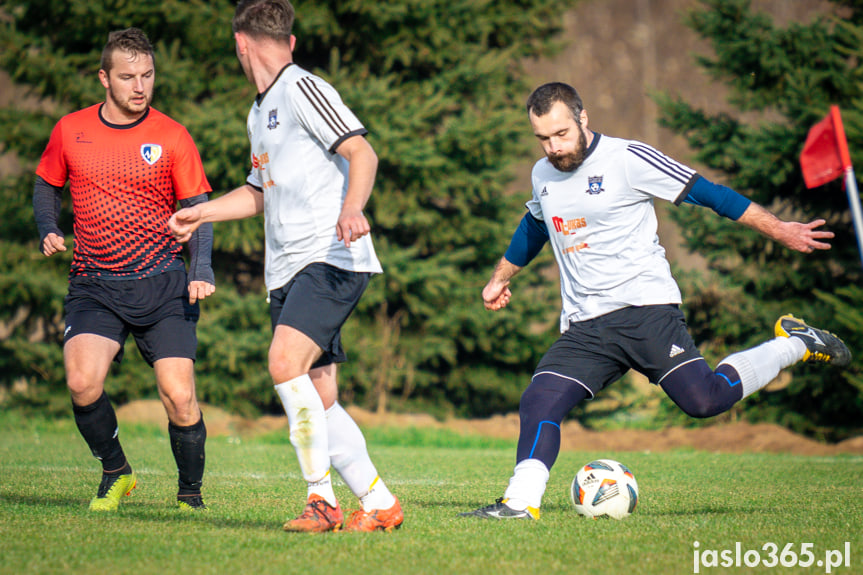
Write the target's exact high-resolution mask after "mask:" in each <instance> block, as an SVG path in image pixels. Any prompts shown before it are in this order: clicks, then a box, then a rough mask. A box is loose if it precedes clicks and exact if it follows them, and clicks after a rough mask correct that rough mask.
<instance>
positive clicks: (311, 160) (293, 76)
mask: <svg viewBox="0 0 863 575" xmlns="http://www.w3.org/2000/svg"><path fill="white" fill-rule="evenodd" d="M247 129H248V132H249V142H250V143H251V155H252V170H251V172H250V173H249V177H248V179H247V182H248V183H249V184H251V185H253V186H255V187H257V188H260V189H262V190H263V192H264V221H265V229H266V259H265V271H264V279H265V282H266V284H267V289H268V290H274V289H278V288H280V287H282V286H284V285H285V284H287V283H288V282H289V281H290V280H291V278H292V277H294V275H295V274H296V273H297V272H299V271H300V270H302V269H303V268H304V267H306V266H307V265H309V264H310V263H314V262H325V263H328V264H331V265H333V266H336V267H338V268H341V269H344V270H349V271H356V272H373V273H380V272H381V271H382V270H381V265H380V262H379V261H378V258H377V255H376V254H375V250H374V246H373V245H372V239H371V236H370V235H365V236H363V237H362V238H360V239H359V240H355V241H351V247H350V248H346V247H345V245H344V242H343V241H339V240H338V239H337V237H336V223H337V221H338V218H339V213H340V212H341V208H342V204H343V202H344V198H345V194H346V192H347V189H348V162H347V160H345V159H344V158H343V157H341V156H340V155H339V154H337V153H336V148H338V146H339V145H340V144H341V143H342V142H343V141H344V140H346V139H347V138H350V137H352V136H357V135H359V136H362V135H364V134H366V133H367V132H366V129H365V128H364V127H363V125H362V124H361V123H360V121H359V120H358V119H357V118H356V116H355V115H354V114H353V112H351V111H350V110H349V109H348V107H347V106H345V105H344V103H342V99H341V97H340V96H339V94H338V93H337V92H336V90H335V89H334V88H333V87H332V86H330V85H329V84H328V83H327V82H325V81H324V80H322V79H321V78H319V77H317V76H315V75H313V74H311V73H309V72H307V71H306V70H303V69H302V68H300V67H299V66H297V65H295V64H289V65H288V66H286V67H285V68H284V69H283V70H282V71H281V73H280V74H279V76H278V77H277V78H276V80H275V81H274V82H273V84H272V85H271V86H270V87H269V88H268V89H267V91H266V92H264V93H263V94H260V95H258V97H257V99H256V100H255V103H254V104H253V105H252V109H251V110H250V111H249V117H248V123H247Z"/></svg>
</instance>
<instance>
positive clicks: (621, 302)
mask: <svg viewBox="0 0 863 575" xmlns="http://www.w3.org/2000/svg"><path fill="white" fill-rule="evenodd" d="M527 112H528V116H529V119H530V123H531V126H532V128H533V132H534V134H535V135H536V137H537V139H538V140H539V143H540V144H541V146H542V148H543V151H544V152H545V155H546V157H545V158H543V159H541V160H539V161H538V162H537V163H536V165H535V166H534V168H533V173H532V178H531V179H532V184H533V197H532V198H531V199H530V201H529V202H527V209H528V213H527V214H526V215H525V216H524V218H523V220H522V222H521V224H520V225H519V227H518V229H517V230H516V232H515V233H514V234H513V238H512V240H511V242H510V246H509V248H508V249H507V251H506V253H505V255H504V257H503V258H502V259H501V260H500V262H499V263H498V265H497V266H496V268H495V270H494V272H493V273H492V276H491V279H490V280H489V282H488V284H487V285H486V286H485V288H484V289H483V291H482V298H483V301H484V303H485V307H486V309H489V310H500V309H502V308H504V307H506V305H507V304H508V303H509V301H510V298H511V297H512V292H511V290H510V288H509V284H510V280H511V279H512V278H513V276H515V275H516V274H517V273H518V272H519V271H520V270H521V269H522V268H523V267H524V266H525V265H527V264H528V262H530V261H531V259H533V257H534V256H536V254H537V253H538V252H539V250H540V249H541V248H542V246H543V245H544V244H545V242H546V241H549V242H550V243H551V246H552V249H553V250H554V256H555V259H556V260H557V263H558V267H559V268H560V293H561V299H562V300H563V311H562V313H561V316H560V331H561V334H562V335H561V337H560V338H559V339H558V340H557V341H556V342H555V343H554V344H553V345H552V346H551V348H550V349H549V350H548V352H547V353H546V354H545V355H544V356H543V358H542V359H541V360H540V362H539V365H538V366H537V368H536V370H535V372H534V374H533V377H532V379H531V382H530V385H529V386H528V387H527V389H526V390H525V392H524V394H523V395H522V397H521V402H520V405H519V416H520V419H521V428H520V433H519V440H518V447H517V454H516V466H515V471H514V473H513V475H512V477H511V478H510V481H509V485H508V487H507V488H506V490H505V492H504V496H503V497H502V498H500V499H498V500H497V501H496V502H495V503H493V504H492V505H489V506H487V507H482V508H480V509H477V510H475V511H470V512H467V513H462V514H461V515H462V516H466V517H479V518H486V519H529V520H534V519H539V508H540V503H541V501H542V496H543V494H544V492H545V487H546V483H547V481H548V477H549V470H550V469H551V467H552V465H554V462H555V460H556V459H557V455H558V452H559V451H560V424H561V422H562V421H563V418H564V417H565V416H566V414H567V413H569V411H570V410H571V409H572V408H573V407H575V406H576V405H577V404H578V403H579V402H581V401H583V400H585V399H589V398H592V397H593V396H594V395H595V394H596V393H598V392H599V391H600V390H602V389H603V388H605V387H606V386H608V385H610V384H612V383H613V382H614V381H616V380H617V379H619V378H620V377H622V376H623V374H624V373H626V371H628V370H629V369H634V370H636V371H639V372H641V373H642V374H644V375H645V376H647V377H648V378H649V379H650V381H651V382H653V383H655V384H658V385H660V386H661V387H662V389H663V390H664V391H665V392H666V393H667V394H668V396H669V397H671V399H672V400H673V401H674V402H675V403H676V404H677V405H678V406H679V407H680V408H681V409H683V411H684V412H686V413H687V414H688V415H690V416H692V417H711V416H714V415H717V414H720V413H722V412H724V411H726V410H728V409H729V408H730V407H731V406H732V405H733V404H734V403H736V402H737V401H740V400H741V399H743V398H744V397H746V396H748V395H750V394H752V393H754V392H756V391H758V390H759V389H761V388H762V387H764V386H765V385H767V383H769V382H770V381H771V380H772V379H773V378H775V377H776V376H777V375H778V373H779V371H780V370H782V369H784V368H786V367H789V366H791V365H792V364H794V363H796V362H798V361H800V360H803V361H817V362H824V363H830V364H834V365H837V366H844V365H847V364H848V363H849V362H850V361H851V353H850V351H849V350H848V348H847V347H846V346H845V344H844V343H842V341H841V340H839V338H837V337H836V336H834V335H833V334H830V333H829V332H826V331H823V330H819V329H816V328H813V327H810V326H808V325H806V323H804V322H803V321H802V320H800V319H797V318H794V317H793V316H791V315H785V316H782V317H781V318H779V319H778V320H777V322H776V325H775V326H774V335H775V336H776V337H775V338H773V339H771V340H769V341H767V342H765V343H762V344H761V345H759V346H757V347H755V348H752V349H749V350H746V351H742V352H739V353H734V354H732V355H730V356H728V357H726V358H725V359H723V360H722V361H721V362H719V365H718V366H717V368H716V370H711V369H710V367H709V366H708V364H707V362H706V361H705V360H704V358H703V357H701V354H700V353H699V352H698V350H697V349H696V347H695V344H694V343H693V341H692V338H691V336H690V335H689V333H688V332H687V328H686V322H685V319H684V316H683V313H682V312H681V311H680V309H679V307H678V306H679V304H680V303H681V296H680V290H679V289H678V287H677V283H676V282H675V281H674V278H672V276H671V270H670V268H669V265H668V262H667V260H666V259H665V250H664V249H663V248H662V246H661V245H660V244H659V240H658V237H657V235H656V214H655V212H654V208H653V199H654V198H659V199H663V200H668V201H671V202H674V203H675V204H678V205H679V204H680V203H682V202H687V203H692V204H696V205H703V206H707V207H710V208H712V209H713V210H714V211H716V212H717V213H718V214H719V215H722V216H725V217H728V218H730V219H732V220H736V221H738V222H740V223H742V224H744V225H746V226H749V227H751V228H753V229H755V230H757V231H759V232H761V233H762V234H764V235H765V236H767V237H769V238H771V239H773V240H776V241H777V242H779V243H781V244H782V245H784V246H785V247H787V248H788V249H792V250H796V251H800V252H803V253H810V252H813V251H814V250H826V249H829V248H830V245H829V244H828V243H825V242H824V241H822V240H825V239H829V238H832V237H833V233H832V232H827V231H821V230H818V229H817V228H819V227H820V226H821V225H823V224H824V220H815V221H813V222H811V223H808V224H803V223H797V222H785V221H782V220H780V219H778V218H777V217H775V216H774V215H773V214H771V213H770V212H768V211H767V210H765V209H764V208H763V207H761V206H759V205H758V204H756V203H754V202H751V201H750V200H748V199H746V198H745V197H743V196H741V195H740V194H737V193H736V192H734V191H733V190H731V189H729V188H727V187H724V186H720V185H716V184H714V183H712V182H709V181H708V180H706V179H705V178H703V177H702V176H700V175H698V174H697V173H696V172H695V171H693V170H692V169H690V168H688V167H686V166H684V165H683V164H680V163H679V162H676V161H675V160H673V159H671V158H669V157H667V156H665V155H663V154H662V153H660V152H658V151H657V150H655V149H654V148H652V147H651V146H648V145H646V144H643V143H640V142H636V141H632V140H621V139H618V138H611V137H608V136H605V135H601V134H598V133H595V132H593V131H591V130H590V129H589V128H588V117H587V112H586V111H585V110H584V107H583V105H582V101H581V98H580V97H579V95H578V93H577V92H576V91H575V89H574V88H572V87H571V86H569V85H567V84H562V83H550V84H545V85H543V86H540V87H539V88H537V89H536V90H535V91H534V92H533V94H531V96H530V97H529V98H528V101H527Z"/></svg>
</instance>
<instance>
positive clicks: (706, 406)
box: [672, 392, 727, 419]
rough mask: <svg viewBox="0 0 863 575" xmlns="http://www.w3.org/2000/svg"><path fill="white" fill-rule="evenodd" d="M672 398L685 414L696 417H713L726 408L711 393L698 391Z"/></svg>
mask: <svg viewBox="0 0 863 575" xmlns="http://www.w3.org/2000/svg"><path fill="white" fill-rule="evenodd" d="M672 399H674V401H675V403H677V405H678V407H680V409H682V410H683V412H684V413H685V414H686V415H688V416H689V417H695V418H697V419H705V418H708V417H713V416H714V415H719V414H720V413H722V412H723V411H725V410H726V409H727V407H726V406H724V405H720V403H719V402H718V401H716V398H714V397H713V396H712V395H707V394H702V393H698V392H694V393H690V394H688V395H686V396H685V397H683V398H680V397H676V398H672Z"/></svg>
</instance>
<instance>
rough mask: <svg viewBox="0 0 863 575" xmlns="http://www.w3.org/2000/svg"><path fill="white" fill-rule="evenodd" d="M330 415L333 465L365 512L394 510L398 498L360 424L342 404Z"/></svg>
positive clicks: (330, 445) (330, 443) (333, 409)
mask: <svg viewBox="0 0 863 575" xmlns="http://www.w3.org/2000/svg"><path fill="white" fill-rule="evenodd" d="M326 416H327V429H328V430H329V434H328V435H329V450H330V451H329V454H330V462H331V463H332V466H333V467H335V468H336V471H338V472H339V475H341V476H342V479H344V480H345V483H346V484H347V485H348V487H349V488H350V489H351V491H352V492H353V493H354V495H356V496H357V497H358V498H359V500H360V503H361V504H362V506H363V509H364V510H365V511H371V510H372V509H389V508H390V507H392V506H393V504H394V503H395V497H393V494H392V493H390V490H389V489H387V486H386V485H385V484H384V482H383V481H382V480H381V478H380V477H379V476H378V472H377V470H376V469H375V466H374V464H373V463H372V460H371V458H370V457H369V452H368V449H367V448H366V440H365V437H363V432H362V431H361V430H360V428H359V426H358V425H357V423H356V422H355V421H354V419H353V418H352V417H351V416H350V415H349V414H348V412H347V411H345V410H344V408H343V407H342V406H341V405H339V404H338V402H336V403H334V404H333V405H332V407H330V408H329V409H328V410H327V411H326Z"/></svg>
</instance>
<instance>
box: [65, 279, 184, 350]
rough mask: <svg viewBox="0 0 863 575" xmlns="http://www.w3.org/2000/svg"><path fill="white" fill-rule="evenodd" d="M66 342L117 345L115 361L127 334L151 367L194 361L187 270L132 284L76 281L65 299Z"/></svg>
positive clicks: (133, 281) (134, 281)
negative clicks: (93, 339)
mask: <svg viewBox="0 0 863 575" xmlns="http://www.w3.org/2000/svg"><path fill="white" fill-rule="evenodd" d="M65 308H66V331H65V333H64V334H63V341H64V343H65V342H67V341H69V340H70V339H71V338H72V337H74V336H76V335H78V334H82V333H91V334H96V335H100V336H103V337H107V338H108V339H111V340H114V341H116V342H117V343H119V344H120V351H119V352H117V356H116V357H115V358H114V360H115V361H117V362H120V361H121V360H122V359H123V345H124V344H125V342H126V338H127V337H128V336H129V334H132V336H134V338H135V343H137V344H138V349H139V350H140V351H141V355H142V356H143V358H144V360H145V361H146V362H147V363H148V364H150V365H151V366H152V365H153V363H154V362H155V361H156V360H159V359H163V358H168V357H184V358H189V359H191V360H194V359H195V351H196V349H197V347H198V337H197V334H196V331H195V328H196V324H197V322H198V317H199V315H200V307H199V306H198V304H197V303H195V304H190V303H189V287H188V285H187V283H186V272H185V271H172V272H167V273H164V274H159V275H157V276H153V277H149V278H144V279H136V280H102V279H98V278H89V277H74V278H72V279H71V281H70V282H69V293H68V294H67V295H66V300H65Z"/></svg>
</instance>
